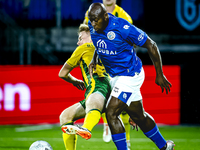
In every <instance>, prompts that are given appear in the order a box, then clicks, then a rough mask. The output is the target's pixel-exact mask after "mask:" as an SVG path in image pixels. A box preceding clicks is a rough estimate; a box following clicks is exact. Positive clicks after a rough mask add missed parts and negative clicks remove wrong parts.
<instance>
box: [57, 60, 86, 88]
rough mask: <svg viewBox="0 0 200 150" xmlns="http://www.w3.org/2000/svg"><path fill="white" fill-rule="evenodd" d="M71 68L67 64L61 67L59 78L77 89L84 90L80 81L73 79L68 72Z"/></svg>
mask: <svg viewBox="0 0 200 150" xmlns="http://www.w3.org/2000/svg"><path fill="white" fill-rule="evenodd" d="M72 69H73V68H72V67H71V66H70V65H68V64H67V63H65V64H64V65H63V67H62V68H61V70H60V72H59V77H60V78H61V79H63V80H65V81H67V82H69V83H72V84H73V85H74V86H76V87H77V88H78V89H81V90H84V89H85V85H84V82H83V81H82V80H79V79H77V78H75V77H73V76H72V75H71V74H70V72H71V70H72Z"/></svg>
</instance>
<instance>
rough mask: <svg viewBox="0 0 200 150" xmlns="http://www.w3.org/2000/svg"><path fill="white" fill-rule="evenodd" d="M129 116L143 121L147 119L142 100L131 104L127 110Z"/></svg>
mask: <svg viewBox="0 0 200 150" xmlns="http://www.w3.org/2000/svg"><path fill="white" fill-rule="evenodd" d="M125 111H126V112H127V113H128V114H129V116H130V117H131V118H132V119H133V120H134V119H142V118H144V117H145V111H144V108H143V104H142V100H139V101H133V102H131V104H130V106H129V107H127V108H126V109H125Z"/></svg>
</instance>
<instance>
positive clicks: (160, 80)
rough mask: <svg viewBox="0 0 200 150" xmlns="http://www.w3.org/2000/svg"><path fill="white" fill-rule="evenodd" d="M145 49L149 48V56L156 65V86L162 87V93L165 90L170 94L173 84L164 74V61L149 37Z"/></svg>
mask: <svg viewBox="0 0 200 150" xmlns="http://www.w3.org/2000/svg"><path fill="white" fill-rule="evenodd" d="M143 47H145V48H147V50H148V53H149V56H150V58H151V60H152V62H153V64H154V67H155V70H156V81H155V82H156V84H157V85H159V86H160V87H161V89H162V92H163V91H164V89H165V90H166V93H167V94H168V92H170V87H171V83H170V82H169V81H168V80H167V78H166V77H165V76H164V74H163V71H162V59H161V56H160V52H159V49H158V47H157V45H156V43H155V42H154V41H153V40H151V39H150V38H149V37H148V39H147V41H146V42H145V44H144V45H143Z"/></svg>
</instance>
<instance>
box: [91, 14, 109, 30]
mask: <svg viewBox="0 0 200 150" xmlns="http://www.w3.org/2000/svg"><path fill="white" fill-rule="evenodd" d="M105 16H106V17H107V14H105ZM105 16H104V15H91V16H89V19H90V22H91V24H92V26H93V27H94V29H95V31H96V32H98V33H100V32H103V30H104V29H105V28H106V25H107V23H106V20H107V19H106V18H105Z"/></svg>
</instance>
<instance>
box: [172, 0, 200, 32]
mask: <svg viewBox="0 0 200 150" xmlns="http://www.w3.org/2000/svg"><path fill="white" fill-rule="evenodd" d="M176 18H177V20H178V22H179V23H180V25H181V26H183V27H184V28H185V29H186V30H188V31H192V30H194V29H196V28H197V27H198V26H199V25H200V1H198V0H196V1H195V0H176Z"/></svg>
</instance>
